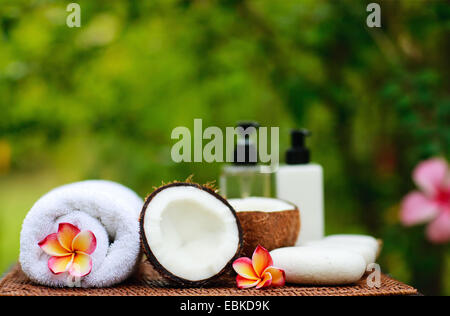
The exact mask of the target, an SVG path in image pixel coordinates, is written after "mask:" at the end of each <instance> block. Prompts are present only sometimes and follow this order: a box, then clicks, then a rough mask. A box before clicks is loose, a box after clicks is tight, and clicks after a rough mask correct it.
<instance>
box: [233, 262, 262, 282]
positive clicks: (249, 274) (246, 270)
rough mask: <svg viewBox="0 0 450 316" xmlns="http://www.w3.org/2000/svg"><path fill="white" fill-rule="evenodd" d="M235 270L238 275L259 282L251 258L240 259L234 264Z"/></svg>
mask: <svg viewBox="0 0 450 316" xmlns="http://www.w3.org/2000/svg"><path fill="white" fill-rule="evenodd" d="M233 269H234V271H236V273H237V274H239V275H240V276H242V277H243V278H246V279H249V280H259V277H258V276H257V275H256V273H255V270H254V269H253V264H252V261H251V260H250V258H239V259H237V260H236V261H235V262H234V263H233Z"/></svg>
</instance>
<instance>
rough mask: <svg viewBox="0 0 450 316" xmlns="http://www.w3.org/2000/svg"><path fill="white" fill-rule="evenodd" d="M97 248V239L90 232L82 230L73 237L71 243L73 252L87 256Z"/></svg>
mask: <svg viewBox="0 0 450 316" xmlns="http://www.w3.org/2000/svg"><path fill="white" fill-rule="evenodd" d="M95 248H97V239H96V238H95V235H94V234H93V233H92V232H91V231H90V230H84V231H82V232H81V233H79V234H78V235H76V236H75V238H74V239H73V242H72V249H73V251H81V252H84V253H86V254H88V255H90V254H91V253H93V252H94V251H95Z"/></svg>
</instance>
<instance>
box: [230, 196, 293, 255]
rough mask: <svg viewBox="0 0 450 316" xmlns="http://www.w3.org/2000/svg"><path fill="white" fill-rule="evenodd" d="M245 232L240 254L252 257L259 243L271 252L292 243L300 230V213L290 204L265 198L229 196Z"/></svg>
mask: <svg viewBox="0 0 450 316" xmlns="http://www.w3.org/2000/svg"><path fill="white" fill-rule="evenodd" d="M228 202H229V203H230V204H231V205H232V206H233V208H234V209H235V210H236V212H237V216H238V218H239V220H240V222H241V226H242V231H243V233H244V245H243V250H242V253H243V255H244V256H248V257H251V256H252V254H253V252H254V251H255V249H256V247H257V246H258V245H261V246H263V247H264V248H266V249H267V250H269V251H271V250H274V249H277V248H281V247H290V246H294V245H295V242H296V241H297V237H298V234H299V232H300V212H299V210H298V208H297V206H295V205H294V204H292V203H289V202H286V201H283V200H279V199H272V198H265V197H248V198H243V199H229V200H228Z"/></svg>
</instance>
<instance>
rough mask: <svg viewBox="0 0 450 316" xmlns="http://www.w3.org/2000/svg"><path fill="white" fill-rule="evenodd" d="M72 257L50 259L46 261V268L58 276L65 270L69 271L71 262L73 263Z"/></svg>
mask: <svg viewBox="0 0 450 316" xmlns="http://www.w3.org/2000/svg"><path fill="white" fill-rule="evenodd" d="M73 257H74V255H68V256H65V257H51V258H50V259H49V260H48V268H49V269H50V271H52V272H53V273H54V274H60V273H63V272H65V271H67V270H69V268H70V266H71V264H72V262H73Z"/></svg>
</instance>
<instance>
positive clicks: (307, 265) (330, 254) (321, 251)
mask: <svg viewBox="0 0 450 316" xmlns="http://www.w3.org/2000/svg"><path fill="white" fill-rule="evenodd" d="M270 254H271V255H272V259H273V262H274V266H275V267H277V268H280V269H283V270H284V271H285V273H286V281H287V282H288V283H296V284H311V285H314V284H317V285H339V284H351V283H355V282H357V281H359V280H360V279H361V277H362V276H363V275H364V272H365V271H366V261H365V260H364V258H363V257H362V256H361V255H359V254H357V253H355V252H350V251H346V250H342V249H328V248H316V247H288V248H280V249H276V250H274V251H272V252H271V253H270Z"/></svg>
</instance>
